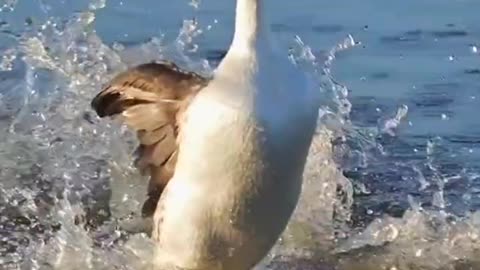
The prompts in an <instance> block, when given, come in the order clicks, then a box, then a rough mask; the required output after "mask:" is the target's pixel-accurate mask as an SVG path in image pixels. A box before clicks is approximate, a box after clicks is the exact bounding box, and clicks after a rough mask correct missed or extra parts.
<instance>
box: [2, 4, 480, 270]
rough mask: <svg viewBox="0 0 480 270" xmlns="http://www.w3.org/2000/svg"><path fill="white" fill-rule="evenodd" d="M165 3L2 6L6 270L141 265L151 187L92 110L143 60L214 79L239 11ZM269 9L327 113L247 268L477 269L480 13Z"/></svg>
mask: <svg viewBox="0 0 480 270" xmlns="http://www.w3.org/2000/svg"><path fill="white" fill-rule="evenodd" d="M157 2H158V1H152V0H136V1H113V0H110V1H105V0H94V1H86V0H82V1H50V0H37V1H22V0H18V1H15V0H2V1H0V7H1V6H3V7H2V11H1V12H0V50H1V51H2V59H1V62H0V68H1V70H2V71H0V103H1V106H0V126H1V129H0V138H1V141H0V164H1V165H0V266H1V267H0V269H138V268H140V267H141V265H142V264H144V263H145V262H147V261H148V256H149V254H148V250H149V249H148V246H149V245H151V244H152V243H151V242H150V241H149V240H148V238H147V237H146V236H144V235H143V234H135V233H132V232H128V229H132V228H133V229H135V228H137V227H138V226H137V225H136V224H135V221H136V219H135V218H136V217H137V214H138V209H139V206H140V203H141V202H142V198H143V194H144V193H143V192H144V189H145V181H144V180H145V179H141V177H140V176H139V175H138V174H137V172H136V171H135V170H134V169H133V167H132V166H131V165H132V164H131V158H130V154H131V152H132V151H133V149H134V147H135V140H134V136H133V135H132V134H131V133H130V132H129V131H128V129H126V128H125V127H122V126H120V125H119V124H118V123H115V122H114V121H108V120H102V121H100V120H99V119H97V118H96V117H95V116H94V114H93V113H92V111H91V109H90V107H89V101H90V99H91V97H92V96H93V95H94V94H95V93H96V92H97V91H98V90H99V88H100V87H101V85H102V84H103V83H105V82H106V81H107V80H108V78H110V77H111V76H113V75H114V74H115V73H116V72H118V71H120V70H123V69H125V68H126V67H128V66H131V65H134V64H138V63H141V62H145V61H150V60H153V59H173V60H175V61H177V62H179V63H180V64H181V65H182V66H184V67H187V68H190V69H193V70H195V71H197V72H200V73H204V74H209V73H210V72H211V71H212V69H213V68H214V67H215V65H216V64H217V63H218V61H219V60H220V59H221V58H222V56H223V55H224V53H225V50H226V49H227V46H228V43H229V41H230V38H231V29H232V24H233V1H221V2H220V1H213V0H204V1H193V2H191V3H189V2H188V1H172V2H169V3H168V5H165V4H156V3H157ZM160 2H162V1H160ZM272 8H273V9H270V10H268V13H269V15H270V18H271V22H272V23H271V29H272V30H273V32H274V36H275V38H277V40H278V43H277V44H278V45H279V46H280V47H281V48H283V49H284V50H285V56H286V57H287V55H288V54H287V52H289V55H290V57H291V59H292V60H293V61H295V62H296V63H297V64H298V65H299V67H300V68H303V69H304V70H305V72H308V73H309V74H311V75H312V77H313V78H315V80H316V81H317V82H318V85H319V91H322V93H323V95H324V99H323V100H324V103H323V105H324V106H323V107H322V117H321V119H319V120H320V121H319V128H318V132H319V134H318V136H317V138H316V140H315V142H314V145H313V146H312V149H311V153H310V156H309V160H308V164H307V168H306V172H305V179H306V183H305V188H304V193H303V195H302V198H301V202H300V204H299V207H298V208H297V211H296V213H295V215H294V218H293V220H292V222H291V223H290V225H289V228H288V229H287V231H286V232H285V233H284V235H283V236H282V239H281V240H280V241H279V243H278V245H277V246H276V247H275V248H274V249H273V250H272V252H271V254H270V255H269V257H268V258H266V259H265V261H264V262H263V263H262V264H261V265H260V266H258V267H257V268H258V269H259V270H260V269H262V270H264V269H339V270H343V269H346V270H350V269H352V270H353V269H355V270H360V269H368V270H376V269H379V270H380V269H382V270H383V269H385V270H387V269H388V270H394V269H402V270H403V269H412V270H413V269H442V270H443V269H445V270H447V269H479V268H480V262H479V260H478V255H479V249H480V243H478V241H480V239H479V236H480V229H479V228H480V227H479V225H480V213H478V212H477V211H478V209H479V207H480V199H479V197H478V194H479V193H480V168H479V166H478V165H477V164H478V162H479V161H480V154H479V151H480V149H479V147H478V143H479V141H480V125H479V124H478V123H477V122H478V121H476V118H475V116H476V113H477V112H479V111H478V108H479V106H478V105H479V104H478V103H479V102H480V101H479V99H480V97H478V89H479V87H480V83H479V80H478V79H479V78H480V77H479V76H480V66H479V52H478V46H480V41H479V36H480V28H479V27H480V24H479V19H478V15H477V11H478V10H479V8H480V2H478V1H473V0H458V1H447V0H436V1H430V0H421V1H418V0H417V1H413V0H408V1H403V2H401V3H391V2H389V3H388V4H387V2H385V3H384V2H381V1H376V0H365V1H362V2H361V4H359V3H357V2H355V1H351V0H340V1H335V2H319V1H314V0H301V1H294V2H288V1H277V2H276V5H275V6H274V7H272ZM331 142H332V143H331Z"/></svg>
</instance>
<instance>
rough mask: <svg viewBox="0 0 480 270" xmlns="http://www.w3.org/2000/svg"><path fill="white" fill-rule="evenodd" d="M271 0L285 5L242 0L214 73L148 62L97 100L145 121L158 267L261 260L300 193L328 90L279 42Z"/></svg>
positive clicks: (236, 265) (202, 269)
mask: <svg viewBox="0 0 480 270" xmlns="http://www.w3.org/2000/svg"><path fill="white" fill-rule="evenodd" d="M264 2H269V3H268V4H272V5H273V4H275V2H274V0H238V1H237V7H236V8H237V9H236V24H235V35H234V38H233V42H232V44H231V47H230V49H229V51H228V53H227V55H226V56H225V58H224V59H223V61H222V62H221V63H220V65H219V66H218V68H217V69H216V70H215V72H214V76H213V78H208V79H207V78H203V77H201V76H199V75H197V74H194V73H189V72H185V71H182V70H180V69H179V68H178V67H176V66H175V65H174V64H171V63H159V64H155V63H151V64H145V65H141V66H138V67H136V68H133V69H130V70H128V71H126V72H124V73H122V74H120V75H119V76H117V77H116V78H114V79H113V80H112V81H111V82H110V84H109V85H108V86H107V87H105V88H104V90H102V92H101V93H99V94H98V95H97V96H96V97H95V98H94V100H93V101H92V106H93V108H94V109H95V110H96V111H97V113H98V114H99V116H101V117H104V116H111V115H117V114H118V115H121V116H123V118H124V121H125V122H126V123H127V124H128V125H129V126H130V127H132V128H133V129H135V130H136V131H137V132H138V138H139V142H140V146H139V151H138V153H139V156H138V159H137V164H138V166H139V168H140V169H141V170H142V171H144V172H148V173H150V175H151V180H150V186H149V198H148V199H147V201H146V202H145V204H144V209H143V213H144V215H146V216H151V215H153V231H152V237H153V239H154V240H155V241H156V242H157V245H156V250H155V256H154V263H153V265H154V267H153V268H154V269H192V270H193V269H194V270H217V269H218V270H237V269H238V270H246V269H251V268H252V267H254V266H255V265H256V264H257V263H258V262H259V261H260V260H261V259H262V258H263V257H264V256H265V255H266V254H267V253H268V252H269V250H270V249H271V247H272V246H273V245H274V244H275V242H276V241H277V239H278V237H279V235H280V234H281V233H282V231H283V230H284V229H285V227H286V225H287V222H288V220H289V218H290V216H291V214H292V212H293V210H294V208H295V206H296V204H297V201H298V198H299V194H300V190H301V186H302V173H303V169H304V165H305V161H306V157H307V153H308V149H309V146H310V143H311V140H312V136H313V133H314V129H315V126H316V121H317V116H318V103H319V102H318V98H319V97H318V95H319V93H318V92H317V91H315V89H311V88H309V87H307V81H306V79H305V77H304V74H302V73H301V72H300V71H298V70H297V69H296V68H295V67H294V66H293V65H292V64H291V63H290V62H289V60H288V58H287V56H286V54H277V53H276V52H275V51H274V50H273V49H272V47H271V44H270V41H269V39H268V27H267V24H265V22H264V20H263V18H262V10H263V9H264V4H265V5H266V4H267V3H264Z"/></svg>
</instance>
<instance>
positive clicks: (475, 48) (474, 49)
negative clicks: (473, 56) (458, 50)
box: [470, 45, 478, 53]
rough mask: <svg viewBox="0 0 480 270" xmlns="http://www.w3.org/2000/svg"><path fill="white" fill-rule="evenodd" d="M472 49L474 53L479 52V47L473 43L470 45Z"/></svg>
mask: <svg viewBox="0 0 480 270" xmlns="http://www.w3.org/2000/svg"><path fill="white" fill-rule="evenodd" d="M470 51H472V53H478V47H477V46H475V45H472V46H470Z"/></svg>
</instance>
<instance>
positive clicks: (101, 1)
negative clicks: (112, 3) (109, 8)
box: [88, 0, 107, 10]
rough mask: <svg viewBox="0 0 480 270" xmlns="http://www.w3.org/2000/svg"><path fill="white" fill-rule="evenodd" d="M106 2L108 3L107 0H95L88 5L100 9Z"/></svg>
mask: <svg viewBox="0 0 480 270" xmlns="http://www.w3.org/2000/svg"><path fill="white" fill-rule="evenodd" d="M106 4H107V0H93V1H92V2H90V4H89V5H88V8H89V9H90V10H98V9H102V8H104V7H105V6H106Z"/></svg>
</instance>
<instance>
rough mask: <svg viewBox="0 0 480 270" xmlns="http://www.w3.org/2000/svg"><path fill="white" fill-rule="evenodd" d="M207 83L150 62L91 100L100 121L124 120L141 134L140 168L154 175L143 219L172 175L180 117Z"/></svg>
mask: <svg viewBox="0 0 480 270" xmlns="http://www.w3.org/2000/svg"><path fill="white" fill-rule="evenodd" d="M208 82H209V79H207V78H204V77H202V76H200V75H198V74H195V73H192V72H185V71H183V70H181V69H179V68H178V67H177V66H176V65H175V64H173V63H149V64H143V65H140V66H137V67H135V68H131V69H129V70H127V71H125V72H123V73H121V74H119V75H118V76H116V77H115V78H113V79H112V80H111V81H110V82H109V83H108V84H107V86H106V87H105V88H104V89H103V90H102V91H101V92H100V93H99V94H98V95H97V96H96V97H95V98H94V99H93V100H92V103H91V105H92V107H93V109H94V110H95V111H96V112H97V114H98V115H99V116H100V117H106V116H116V115H118V116H121V117H122V118H123V121H124V122H125V123H126V124H127V125H128V126H129V127H131V128H132V129H134V130H135V131H136V132H137V136H138V140H139V143H140V145H139V146H138V148H137V151H136V153H137V159H136V164H137V167H138V168H139V169H140V170H141V171H142V173H149V174H150V182H149V187H148V198H147V200H146V201H145V203H144V205H143V209H142V214H143V215H144V216H151V215H152V214H153V213H154V212H155V208H156V206H157V201H158V199H159V198H160V195H161V193H162V191H163V189H164V187H165V186H166V184H167V183H168V181H169V180H170V178H171V177H172V176H173V173H174V170H175V164H176V157H177V148H178V146H177V136H178V134H179V131H180V130H181V126H182V123H181V122H179V121H180V119H181V117H180V116H181V114H182V113H183V112H184V111H185V109H186V108H187V107H188V104H189V103H190V101H191V100H192V98H194V97H195V96H196V94H197V93H198V92H199V91H201V89H203V88H204V87H205V86H206V85H207V84H208Z"/></svg>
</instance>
